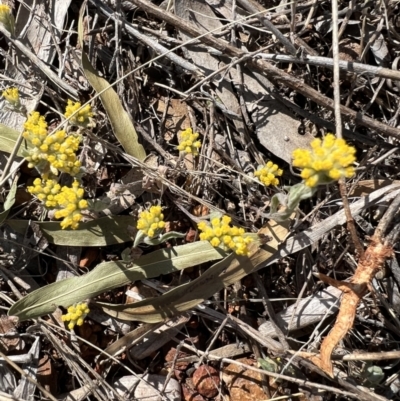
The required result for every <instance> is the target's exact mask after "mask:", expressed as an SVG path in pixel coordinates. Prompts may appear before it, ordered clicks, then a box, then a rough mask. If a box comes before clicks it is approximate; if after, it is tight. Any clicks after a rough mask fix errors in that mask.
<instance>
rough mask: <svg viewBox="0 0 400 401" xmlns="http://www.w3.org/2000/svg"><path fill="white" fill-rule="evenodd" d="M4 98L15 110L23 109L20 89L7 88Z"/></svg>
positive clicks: (3, 94)
mask: <svg viewBox="0 0 400 401" xmlns="http://www.w3.org/2000/svg"><path fill="white" fill-rule="evenodd" d="M2 96H3V97H4V99H6V100H7V102H8V103H9V104H10V106H12V107H13V108H15V109H18V108H20V107H21V102H20V100H19V91H18V88H7V89H6V90H5V91H3V93H2Z"/></svg>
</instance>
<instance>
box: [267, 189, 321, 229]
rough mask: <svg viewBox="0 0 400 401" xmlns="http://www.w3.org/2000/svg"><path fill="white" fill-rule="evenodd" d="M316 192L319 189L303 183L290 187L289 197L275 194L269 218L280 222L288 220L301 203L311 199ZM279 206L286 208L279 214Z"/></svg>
mask: <svg viewBox="0 0 400 401" xmlns="http://www.w3.org/2000/svg"><path fill="white" fill-rule="evenodd" d="M316 190H317V188H310V187H308V186H307V185H305V184H304V183H303V182H301V183H299V184H296V185H293V186H291V187H289V193H288V194H287V195H284V194H280V193H278V194H275V195H274V196H273V197H272V198H271V207H270V210H271V212H270V214H269V215H268V217H269V218H271V219H274V220H275V221H279V222H282V221H285V220H287V219H288V218H289V217H290V216H291V215H292V214H293V213H294V212H295V210H296V209H297V207H298V206H299V204H300V202H301V201H302V200H304V199H308V198H311V197H312V196H313V195H314V194H315V192H316ZM279 205H283V206H285V207H286V208H285V209H284V210H283V211H279V212H278V207H279Z"/></svg>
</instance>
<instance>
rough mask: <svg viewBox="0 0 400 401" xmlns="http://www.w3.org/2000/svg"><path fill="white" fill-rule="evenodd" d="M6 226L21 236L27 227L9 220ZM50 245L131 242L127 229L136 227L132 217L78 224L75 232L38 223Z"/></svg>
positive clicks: (24, 224)
mask: <svg viewBox="0 0 400 401" xmlns="http://www.w3.org/2000/svg"><path fill="white" fill-rule="evenodd" d="M7 224H8V225H9V226H10V227H11V228H12V229H13V230H14V231H17V232H19V233H21V234H23V233H25V232H26V229H27V228H28V226H29V222H28V221H27V220H9V221H7ZM37 224H39V226H40V229H41V230H42V232H43V234H44V236H45V237H46V238H47V240H48V241H49V243H50V244H56V245H65V246H106V245H114V244H122V243H124V242H129V241H133V238H132V237H131V235H130V234H129V228H130V227H135V226H136V219H135V218H133V217H132V216H108V217H102V218H100V219H97V220H93V221H89V222H86V223H80V224H79V228H78V229H77V230H62V229H61V227H60V223H59V222H57V221H51V222H47V221H46V222H38V223H37Z"/></svg>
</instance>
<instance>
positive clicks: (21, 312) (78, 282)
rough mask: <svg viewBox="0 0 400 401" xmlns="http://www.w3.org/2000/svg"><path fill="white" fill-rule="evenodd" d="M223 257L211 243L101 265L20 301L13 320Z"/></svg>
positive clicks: (43, 312) (10, 311) (189, 245)
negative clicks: (130, 262)
mask: <svg viewBox="0 0 400 401" xmlns="http://www.w3.org/2000/svg"><path fill="white" fill-rule="evenodd" d="M221 257H222V255H221V254H220V253H219V252H218V251H217V250H216V249H215V248H213V247H212V246H211V245H210V244H209V243H208V242H206V241H200V242H195V243H192V244H187V245H181V246H177V247H173V248H168V249H160V250H158V251H155V252H152V253H150V254H148V255H145V256H142V257H141V258H139V259H137V260H136V261H135V262H134V263H132V264H124V263H121V262H104V263H100V264H99V265H98V266H96V268H95V269H93V270H92V271H91V272H90V273H88V274H85V275H84V276H80V277H73V278H69V279H66V280H62V281H58V282H55V283H52V284H49V285H47V286H45V287H43V288H40V289H38V290H36V291H33V292H32V293H30V294H28V295H27V296H25V297H24V298H22V299H20V300H19V301H17V302H16V303H15V304H14V305H13V306H12V307H11V308H10V310H9V312H8V314H9V315H10V316H17V317H18V318H19V319H20V320H21V321H22V320H27V319H33V318H36V317H39V316H43V315H45V314H47V313H52V312H53V311H54V310H55V309H56V307H57V306H59V305H60V306H63V307H65V308H67V307H68V306H70V305H73V304H74V303H75V302H81V301H83V300H85V299H87V298H91V297H94V296H96V295H99V294H101V293H103V292H105V291H108V290H112V289H113V288H117V287H120V286H121V285H126V284H129V283H130V282H133V281H136V280H142V279H145V278H152V277H157V276H159V275H160V274H169V273H172V272H175V271H178V270H182V269H185V268H187V267H191V266H195V265H198V264H200V263H204V262H208V261H212V260H218V259H221Z"/></svg>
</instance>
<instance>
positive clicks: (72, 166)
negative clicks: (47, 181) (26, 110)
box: [22, 111, 81, 176]
mask: <svg viewBox="0 0 400 401" xmlns="http://www.w3.org/2000/svg"><path fill="white" fill-rule="evenodd" d="M24 128H25V131H24V132H23V134H22V136H23V137H24V138H25V139H26V140H27V141H28V142H30V143H31V145H32V146H31V147H30V148H29V149H28V150H27V151H26V152H25V153H26V154H25V159H26V160H27V161H28V162H29V164H28V167H30V168H33V167H35V166H37V165H38V164H39V163H43V162H48V163H50V166H51V170H52V172H53V174H57V173H58V171H61V172H64V173H68V174H70V175H72V176H75V175H77V174H78V173H79V172H80V167H81V162H80V161H79V160H78V158H77V156H76V152H77V150H78V148H79V144H80V141H81V137H80V136H79V135H69V136H67V134H66V132H65V131H57V132H56V133H54V134H53V135H48V131H47V123H46V120H45V119H44V116H41V115H40V114H39V113H38V112H37V111H35V112H33V113H31V114H30V115H29V117H28V119H27V120H26V122H25V124H24Z"/></svg>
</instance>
